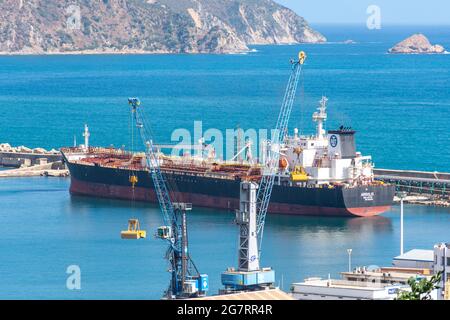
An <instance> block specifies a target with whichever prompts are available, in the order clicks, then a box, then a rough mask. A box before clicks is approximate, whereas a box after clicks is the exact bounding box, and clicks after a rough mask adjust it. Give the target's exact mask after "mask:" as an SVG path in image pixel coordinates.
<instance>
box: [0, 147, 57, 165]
mask: <svg viewBox="0 0 450 320" xmlns="http://www.w3.org/2000/svg"><path fill="white" fill-rule="evenodd" d="M58 161H62V155H61V153H60V152H59V151H58V150H55V149H52V150H45V149H44V148H34V149H31V148H28V147H25V146H19V147H13V146H11V145H10V144H9V143H0V166H3V167H14V168H21V167H30V166H35V165H43V164H46V163H53V162H58Z"/></svg>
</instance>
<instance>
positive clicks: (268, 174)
mask: <svg viewBox="0 0 450 320" xmlns="http://www.w3.org/2000/svg"><path fill="white" fill-rule="evenodd" d="M305 59H306V55H305V54H304V52H300V54H299V61H296V62H294V63H293V65H292V71H291V75H290V76H289V81H288V84H287V87H286V91H285V94H284V98H283V103H282V105H281V109H280V112H279V114H278V119H277V124H276V127H275V130H274V134H273V136H272V137H271V140H270V148H269V154H268V157H267V161H266V163H265V167H264V169H263V170H264V172H263V176H262V178H261V181H260V185H259V188H258V192H257V233H258V239H259V246H258V248H259V253H260V254H261V243H262V238H263V233H264V224H265V219H266V214H267V209H268V207H269V202H270V196H271V194H272V189H273V185H274V181H275V174H276V172H277V166H278V160H279V156H280V155H279V152H278V151H277V150H275V148H277V147H279V146H280V145H281V143H282V142H283V139H284V137H285V136H286V134H287V128H288V124H289V119H290V117H291V112H292V107H293V105H294V100H295V95H296V92H297V86H298V82H299V79H300V74H301V71H302V66H303V62H304V60H305Z"/></svg>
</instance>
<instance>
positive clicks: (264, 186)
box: [221, 51, 306, 293]
mask: <svg viewBox="0 0 450 320" xmlns="http://www.w3.org/2000/svg"><path fill="white" fill-rule="evenodd" d="M305 60H306V54H305V53H304V52H303V51H301V52H300V53H299V55H298V59H297V60H295V61H294V60H291V64H292V70H291V75H290V77H289V81H288V84H287V87H286V92H285V95H284V98H283V103H282V105H281V109H280V112H279V115H278V120H277V123H276V127H275V131H274V132H273V134H272V136H271V140H270V143H269V146H268V147H269V149H268V150H269V152H268V156H267V158H266V161H265V163H264V164H263V168H262V177H261V180H260V182H259V184H258V183H255V182H251V181H242V182H241V184H240V206H239V209H238V210H236V219H235V222H236V224H237V225H238V226H239V239H238V241H239V248H238V269H237V270H235V269H234V268H228V269H227V271H225V272H223V273H222V276H221V278H222V285H224V287H225V289H224V290H221V292H222V293H232V292H237V291H253V290H261V289H264V288H267V287H272V286H273V284H274V282H275V272H274V270H272V269H271V268H260V259H261V246H262V239H263V233H264V225H265V221H266V215H267V210H268V207H269V202H270V196H271V194H272V189H273V185H274V181H275V175H276V174H277V172H278V161H279V156H280V146H281V144H282V142H283V141H284V138H285V136H286V135H287V130H288V124H289V119H290V116H291V112H292V107H293V105H294V100H295V95H296V91H297V87H298V83H299V80H300V78H301V74H302V69H303V68H302V67H303V64H304V62H305ZM302 85H303V84H302Z"/></svg>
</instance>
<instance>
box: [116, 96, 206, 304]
mask: <svg viewBox="0 0 450 320" xmlns="http://www.w3.org/2000/svg"><path fill="white" fill-rule="evenodd" d="M128 104H129V105H130V107H131V112H132V117H133V120H134V122H135V125H136V127H137V128H138V131H139V133H140V136H141V139H142V141H143V142H144V144H145V155H146V163H147V167H148V170H149V171H150V175H151V177H152V181H153V185H154V190H155V193H156V196H157V199H158V202H159V206H160V209H161V213H162V216H163V221H164V226H161V227H159V228H158V230H157V233H156V237H157V238H160V239H163V240H165V241H167V243H168V249H167V251H166V259H167V260H168V261H169V272H170V273H171V280H170V284H169V287H168V289H167V291H166V292H165V295H164V298H167V299H183V298H193V297H199V296H204V295H206V292H207V291H208V289H209V288H208V276H207V275H206V274H200V273H199V271H198V269H197V267H196V266H195V264H194V262H193V261H192V259H191V257H190V255H189V251H188V233H187V220H186V212H187V211H190V210H191V209H192V205H191V204H189V203H181V202H172V199H171V194H170V192H169V186H168V181H166V179H165V177H164V174H163V173H162V171H161V167H160V162H161V160H160V159H159V157H158V151H157V148H156V147H155V145H154V144H153V140H152V135H151V129H150V126H149V124H148V121H147V119H146V117H145V114H144V112H143V111H142V106H141V103H140V100H139V99H138V98H129V99H128ZM130 181H131V180H130ZM135 183H137V178H136V179H135ZM133 235H135V237H133ZM142 235H143V237H145V233H143V232H142V231H141V230H140V229H139V225H138V222H136V221H134V220H133V219H132V220H130V226H129V228H128V230H127V231H124V232H122V238H125V239H138V238H141V237H142Z"/></svg>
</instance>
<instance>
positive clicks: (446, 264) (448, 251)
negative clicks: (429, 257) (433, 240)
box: [433, 243, 450, 296]
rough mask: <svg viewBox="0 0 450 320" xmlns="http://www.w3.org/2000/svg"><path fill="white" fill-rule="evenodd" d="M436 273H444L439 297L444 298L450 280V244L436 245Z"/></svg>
mask: <svg viewBox="0 0 450 320" xmlns="http://www.w3.org/2000/svg"><path fill="white" fill-rule="evenodd" d="M433 254H434V261H433V262H434V273H437V272H439V271H442V278H441V284H440V287H441V288H440V289H439V295H440V296H443V295H444V291H445V286H446V284H448V283H449V279H450V243H439V244H436V245H434V252H433Z"/></svg>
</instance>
